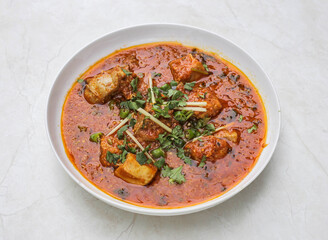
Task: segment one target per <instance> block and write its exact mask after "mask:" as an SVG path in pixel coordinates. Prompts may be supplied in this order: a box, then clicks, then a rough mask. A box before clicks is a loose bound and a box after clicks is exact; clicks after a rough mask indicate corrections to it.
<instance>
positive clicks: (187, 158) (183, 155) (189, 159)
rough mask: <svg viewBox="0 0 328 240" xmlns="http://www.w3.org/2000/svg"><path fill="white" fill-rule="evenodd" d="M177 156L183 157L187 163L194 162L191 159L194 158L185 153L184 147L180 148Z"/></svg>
mask: <svg viewBox="0 0 328 240" xmlns="http://www.w3.org/2000/svg"><path fill="white" fill-rule="evenodd" d="M177 156H178V158H180V159H182V160H183V161H184V162H185V163H186V164H188V165H190V166H191V164H192V162H191V160H192V159H191V158H190V157H187V156H186V155H185V152H184V150H183V149H182V148H178V152H177Z"/></svg>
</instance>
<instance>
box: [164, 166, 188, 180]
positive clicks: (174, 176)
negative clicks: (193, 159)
mask: <svg viewBox="0 0 328 240" xmlns="http://www.w3.org/2000/svg"><path fill="white" fill-rule="evenodd" d="M181 171H182V166H180V167H177V168H174V169H172V168H170V167H169V166H167V165H165V166H164V167H163V169H162V171H161V175H162V176H163V177H168V178H170V179H169V183H177V184H182V183H183V182H185V181H186V179H185V177H184V175H183V174H182V173H181Z"/></svg>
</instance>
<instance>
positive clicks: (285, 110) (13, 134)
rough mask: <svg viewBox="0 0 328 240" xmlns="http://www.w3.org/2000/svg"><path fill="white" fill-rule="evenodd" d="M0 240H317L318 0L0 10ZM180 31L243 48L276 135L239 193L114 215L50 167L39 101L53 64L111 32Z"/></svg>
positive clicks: (326, 21)
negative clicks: (209, 203)
mask: <svg viewBox="0 0 328 240" xmlns="http://www.w3.org/2000/svg"><path fill="white" fill-rule="evenodd" d="M0 9H1V10H0V36H1V37H0V66H1V78H0V83H1V89H2V90H1V94H0V105H1V108H0V109H1V110H0V111H1V115H0V116H1V117H0V132H1V138H0V146H1V151H0V163H1V166H0V239H6V240H7V239H79V240H81V239H154V238H155V239H225V240H228V239H297V240H299V239H328V227H327V226H328V160H327V159H328V158H327V156H328V146H327V144H328V124H327V119H328V111H327V109H328V91H327V89H328V80H327V76H328V14H327V12H328V1H326V0H322V1H320V0H316V1H306V0H303V1H298V0H294V1H292V0H284V1H283V0H277V1H259V0H251V1H235V0H231V1H228V0H225V1H210V0H203V1H190V0H178V1H161V0H153V1H146V0H142V1H133V0H129V1H127V0H126V1H108V0H107V1H106V0H104V1H77V0H72V1H54V0H49V1H16V0H11V1H10V0H2V1H0ZM159 22H162V23H163V22H167V23H182V24H188V25H193V26H196V27H200V28H204V29H207V30H210V31H213V32H216V33H218V34H221V35H223V36H224V37H226V38H228V39H230V40H232V41H233V42H235V43H236V44H238V45H240V46H241V47H243V48H244V49H246V50H247V51H248V52H249V53H250V54H251V55H252V56H253V57H254V58H255V59H256V60H257V61H259V62H260V64H261V65H262V66H263V68H264V69H265V71H266V72H267V73H268V75H269V77H270V78H271V79H272V81H273V82H274V84H275V86H276V89H277V92H278V95H279V97H280V101H281V105H282V115H283V118H282V132H281V138H280V141H279V143H278V146H277V149H276V151H275V153H274V156H273V158H272V160H271V162H270V163H269V165H268V166H267V167H266V169H265V170H264V171H263V173H262V174H261V175H260V176H259V177H258V178H257V179H256V180H255V181H254V182H253V183H252V184H251V185H250V186H249V187H247V188H246V189H245V190H243V191H242V192H240V193H239V194H238V195H236V196H235V197H233V198H232V199H230V200H228V201H227V202H225V203H223V204H221V205H219V206H216V207H214V208H211V209H209V210H206V211H203V212H199V213H195V214H191V215H186V216H177V217H149V216H143V215H138V214H133V213H129V212H125V211H122V210H119V209H116V208H114V207H111V206H108V205H107V204H105V203H103V202H101V201H99V200H97V199H96V198H94V197H93V196H91V195H90V194H89V193H87V192H86V191H85V190H83V189H82V188H80V187H79V186H78V185H77V184H76V183H75V182H74V181H73V180H72V179H71V178H70V177H69V176H68V175H67V173H66V172H65V171H64V169H63V168H62V167H61V166H60V164H59V162H58V161H57V159H56V157H55V155H54V153H53V152H52V149H51V147H50V144H49V142H48V139H47V134H46V128H45V111H46V100H47V95H48V93H49V90H50V87H51V85H52V83H53V82H54V79H55V77H56V75H57V74H58V72H59V70H60V69H61V68H62V66H63V65H64V63H65V62H66V61H67V60H68V59H69V58H70V57H71V56H72V55H73V54H74V53H75V52H76V51H77V50H79V49H80V48H81V47H83V46H85V45H86V44H88V43H89V42H90V41H92V40H94V39H96V38H98V37H100V36H102V35H104V34H106V33H108V32H110V31H114V30H117V29H119V28H121V27H127V26H132V25H136V24H143V23H159Z"/></svg>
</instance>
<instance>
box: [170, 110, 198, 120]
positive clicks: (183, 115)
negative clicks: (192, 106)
mask: <svg viewBox="0 0 328 240" xmlns="http://www.w3.org/2000/svg"><path fill="white" fill-rule="evenodd" d="M193 114H194V112H193V111H187V110H182V111H176V112H175V113H174V119H175V120H177V121H179V122H185V121H187V120H188V119H189V118H190V117H191V116H192V115H193Z"/></svg>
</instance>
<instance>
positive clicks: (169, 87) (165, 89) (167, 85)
mask: <svg viewBox="0 0 328 240" xmlns="http://www.w3.org/2000/svg"><path fill="white" fill-rule="evenodd" d="M160 89H161V90H162V91H168V90H169V89H171V86H170V84H168V83H165V84H164V85H163V86H161V87H160Z"/></svg>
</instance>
